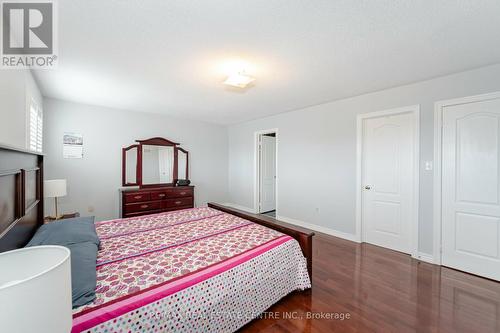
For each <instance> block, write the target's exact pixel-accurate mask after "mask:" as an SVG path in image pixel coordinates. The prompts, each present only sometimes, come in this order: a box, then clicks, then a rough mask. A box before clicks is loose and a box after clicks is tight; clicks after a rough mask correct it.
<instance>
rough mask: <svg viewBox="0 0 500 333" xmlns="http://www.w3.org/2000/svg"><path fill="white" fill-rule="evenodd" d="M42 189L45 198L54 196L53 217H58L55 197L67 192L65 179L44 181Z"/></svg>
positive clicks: (62, 195)
mask: <svg viewBox="0 0 500 333" xmlns="http://www.w3.org/2000/svg"><path fill="white" fill-rule="evenodd" d="M43 191H44V196H45V197H46V198H54V202H55V209H56V216H55V219H56V220H57V219H59V218H60V215H59V214H58V212H57V198H60V197H64V196H65V195H66V194H67V192H66V179H53V180H46V181H44V182H43Z"/></svg>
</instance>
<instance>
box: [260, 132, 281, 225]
mask: <svg viewBox="0 0 500 333" xmlns="http://www.w3.org/2000/svg"><path fill="white" fill-rule="evenodd" d="M277 134H278V133H277V130H266V131H259V132H256V133H255V136H256V176H257V177H256V190H255V194H256V197H255V199H256V200H255V207H254V209H255V211H256V213H258V214H264V215H267V216H271V217H276V206H277V200H276V197H277V184H276V179H277V177H276V175H277V151H278V150H277Z"/></svg>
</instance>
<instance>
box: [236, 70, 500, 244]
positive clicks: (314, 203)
mask: <svg viewBox="0 0 500 333" xmlns="http://www.w3.org/2000/svg"><path fill="white" fill-rule="evenodd" d="M493 91H500V65H495V66H489V67H484V68H481V69H477V70H472V71H468V72H463V73H459V74H455V75H450V76H446V77H441V78H436V79H433V80H429V81H425V82H420V83H416V84H411V85H407V86H401V87H397V88H393V89H388V90H384V91H380V92H376V93H370V94H366V95H362V96H357V97H353V98H348V99H344V100H339V101H335V102H331V103H326V104H321V105H317V106H313V107H308V108H304V109H301V110H297V111H293V112H288V113H283V114H279V115H276V116H272V117H268V118H263V119H259V120H254V121H249V122H245V123H242V124H237V125H233V126H230V127H229V201H230V202H231V203H233V204H235V205H239V206H243V207H247V208H253V207H254V196H253V195H254V194H253V193H254V189H253V187H254V132H255V131H258V130H263V129H269V128H278V130H279V134H278V180H277V183H278V215H279V216H284V217H287V218H291V219H295V220H299V221H304V222H306V223H311V224H315V225H317V226H320V227H323V228H329V229H333V230H335V231H339V232H341V233H346V234H354V233H355V204H356V192H355V185H356V115H357V114H360V113H366V112H372V111H380V110H385V109H390V108H396V107H401V106H407V105H414V104H420V106H421V115H420V116H421V119H420V129H421V132H420V157H421V162H422V163H421V168H420V209H419V214H420V217H419V219H420V221H419V250H420V251H421V252H423V253H428V254H430V253H432V251H433V248H432V247H433V236H432V233H433V228H432V223H433V222H432V209H433V207H432V205H433V201H432V200H433V197H432V186H433V183H432V181H433V176H432V171H425V170H424V169H423V161H431V160H432V159H433V116H434V102H436V101H439V100H443V99H449V98H456V97H462V96H468V95H475V94H481V93H487V92H493Z"/></svg>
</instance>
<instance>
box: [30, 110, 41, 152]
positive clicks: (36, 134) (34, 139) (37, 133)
mask: <svg viewBox="0 0 500 333" xmlns="http://www.w3.org/2000/svg"><path fill="white" fill-rule="evenodd" d="M42 144H43V111H42V108H40V107H39V106H38V105H37V104H36V103H35V101H33V100H31V104H30V124H29V148H30V150H33V151H36V152H40V153H41V152H42Z"/></svg>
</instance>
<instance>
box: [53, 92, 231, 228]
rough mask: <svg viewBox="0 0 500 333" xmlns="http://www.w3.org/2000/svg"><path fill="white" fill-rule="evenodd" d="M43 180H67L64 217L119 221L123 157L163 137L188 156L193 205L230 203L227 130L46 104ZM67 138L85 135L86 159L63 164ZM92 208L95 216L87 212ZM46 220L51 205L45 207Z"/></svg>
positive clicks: (66, 104)
mask: <svg viewBox="0 0 500 333" xmlns="http://www.w3.org/2000/svg"><path fill="white" fill-rule="evenodd" d="M44 117H45V119H44V120H45V131H44V132H45V136H44V146H45V154H46V157H45V179H55V178H66V179H67V180H68V195H67V196H66V197H64V198H61V200H60V203H61V209H62V212H64V213H70V212H75V211H78V212H80V214H81V215H95V216H96V219H97V220H104V219H111V218H116V217H118V212H119V210H118V204H119V194H118V189H119V188H120V187H121V177H122V174H121V172H122V171H121V153H122V147H126V146H128V145H130V144H132V143H134V141H135V140H136V139H147V138H151V137H156V136H160V137H165V138H167V139H170V140H172V141H175V142H179V143H181V147H183V148H185V149H187V150H188V151H189V158H190V160H189V165H190V179H191V181H192V184H193V185H195V186H196V188H195V202H196V204H197V205H203V204H205V203H206V202H207V201H209V200H210V201H220V202H224V201H226V200H227V169H228V160H227V149H228V148H227V128H225V127H222V126H218V125H213V124H208V123H203V122H197V121H192V120H183V119H177V118H172V117H168V116H164V115H159V114H150V113H139V112H131V111H124V110H115V109H108V108H103V107H97V106H89V105H83V104H76V103H70V102H63V101H60V100H54V99H46V100H45V103H44ZM64 132H75V133H81V134H83V142H84V157H83V159H63V155H62V137H63V133H64ZM89 207H93V208H94V210H95V211H94V212H88V210H89ZM45 211H46V214H51V213H53V201H52V200H47V201H46V210H45Z"/></svg>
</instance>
